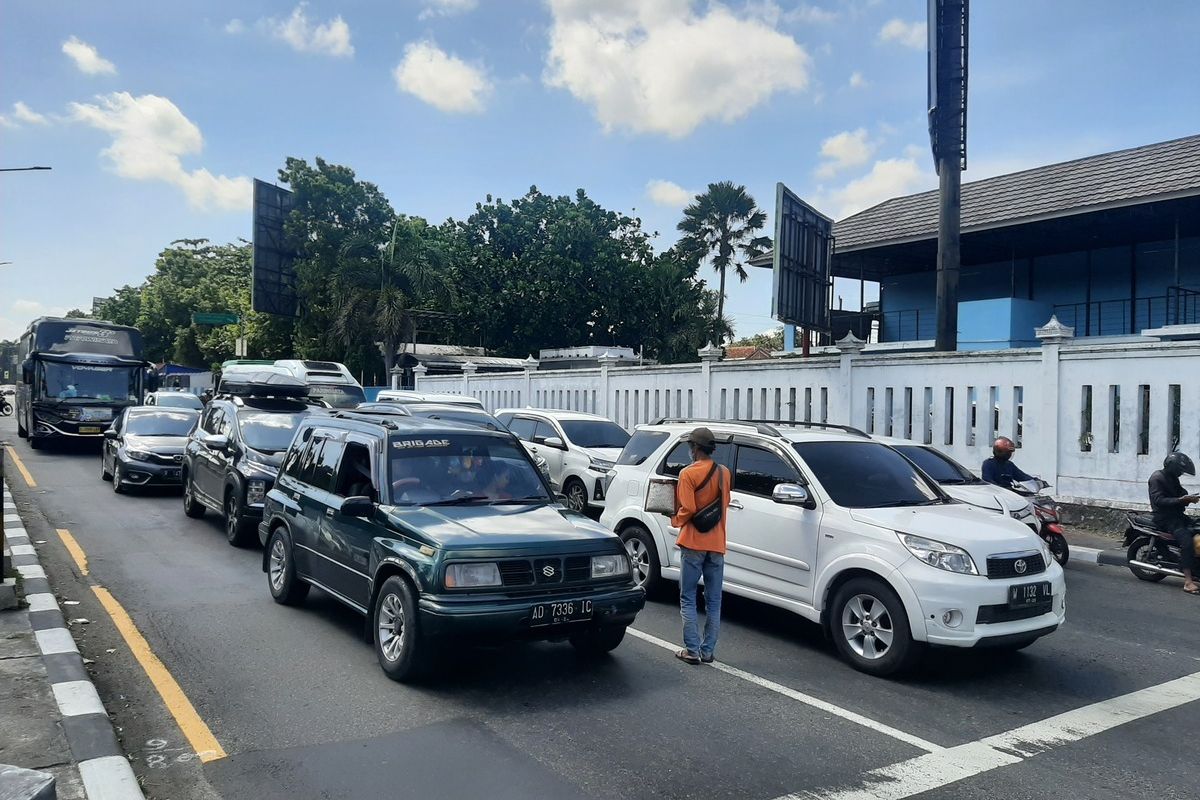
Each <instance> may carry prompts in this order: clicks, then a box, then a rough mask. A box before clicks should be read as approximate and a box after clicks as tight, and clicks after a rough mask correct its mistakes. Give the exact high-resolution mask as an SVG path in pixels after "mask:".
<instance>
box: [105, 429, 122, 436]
mask: <svg viewBox="0 0 1200 800" xmlns="http://www.w3.org/2000/svg"><path fill="white" fill-rule="evenodd" d="M120 437H121V434H119V433H117V432H116V431H114V430H113V429H112V428H109V429H108V430H106V431H105V432H104V438H105V439H119V438H120Z"/></svg>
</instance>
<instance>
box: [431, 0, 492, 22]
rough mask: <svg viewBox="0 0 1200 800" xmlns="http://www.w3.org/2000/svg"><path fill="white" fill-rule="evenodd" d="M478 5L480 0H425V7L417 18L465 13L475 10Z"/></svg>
mask: <svg viewBox="0 0 1200 800" xmlns="http://www.w3.org/2000/svg"><path fill="white" fill-rule="evenodd" d="M478 5H479V0H425V8H424V9H422V11H421V13H420V14H418V15H417V19H429V18H430V17H450V16H453V15H455V14H465V13H467V12H468V11H474V10H475V7H476V6H478Z"/></svg>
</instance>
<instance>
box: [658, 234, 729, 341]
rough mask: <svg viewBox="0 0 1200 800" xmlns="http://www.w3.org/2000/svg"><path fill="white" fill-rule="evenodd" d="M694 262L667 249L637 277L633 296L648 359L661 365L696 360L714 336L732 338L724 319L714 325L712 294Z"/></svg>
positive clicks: (713, 298) (715, 318) (673, 249)
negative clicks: (699, 275)
mask: <svg viewBox="0 0 1200 800" xmlns="http://www.w3.org/2000/svg"><path fill="white" fill-rule="evenodd" d="M698 270H699V262H698V261H697V260H696V259H694V258H689V257H687V256H685V255H684V254H683V253H681V252H680V251H679V250H678V248H671V249H670V250H667V251H666V252H664V253H662V254H660V255H658V256H657V257H655V259H654V261H653V263H652V264H650V265H649V267H648V268H647V269H646V270H645V272H644V273H643V274H642V275H641V276H640V280H639V282H638V291H637V298H638V301H639V308H638V313H639V316H640V320H641V323H640V330H641V332H642V338H641V342H640V344H641V345H642V346H643V347H644V348H645V351H646V353H647V355H649V356H650V357H652V358H655V359H657V360H658V361H660V362H662V363H666V364H673V363H681V362H690V361H695V360H696V351H697V350H699V349H700V348H702V347H704V346H705V345H706V344H707V343H708V342H709V340H710V337H712V336H713V335H714V330H715V331H716V334H717V336H718V337H724V336H728V335H731V333H732V328H731V326H730V324H729V322H728V320H722V321H721V322H720V323H719V324H718V322H717V305H718V298H717V293H716V292H714V291H711V290H710V289H708V288H707V287H706V286H705V283H704V281H702V280H700V279H699V278H698V277H697V274H696V273H697V272H698Z"/></svg>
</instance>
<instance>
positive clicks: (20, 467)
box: [4, 444, 37, 489]
mask: <svg viewBox="0 0 1200 800" xmlns="http://www.w3.org/2000/svg"><path fill="white" fill-rule="evenodd" d="M4 449H5V450H7V451H8V457H9V458H11V459H12V460H13V463H14V464H16V465H17V472H19V473H21V477H22V478H24V479H25V483H26V484H28V486H29V488H30V489H36V488H37V481H35V480H34V479H33V476H32V475H30V474H29V470H27V469H25V464H24V463H23V462H22V461H21V457H20V456H19V455H17V451H16V450H13V449H12V445H11V444H6V445H4Z"/></svg>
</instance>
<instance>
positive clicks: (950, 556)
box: [896, 532, 979, 575]
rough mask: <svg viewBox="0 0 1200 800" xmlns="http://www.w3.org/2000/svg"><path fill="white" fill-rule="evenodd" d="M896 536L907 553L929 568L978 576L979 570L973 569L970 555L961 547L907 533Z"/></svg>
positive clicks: (973, 564)
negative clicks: (906, 549)
mask: <svg viewBox="0 0 1200 800" xmlns="http://www.w3.org/2000/svg"><path fill="white" fill-rule="evenodd" d="M896 535H897V536H899V537H900V542H901V543H902V544H903V545H904V546H905V547H907V548H908V552H910V553H912V554H913V555H914V556H916V557H917V559H918V560H920V561H924V562H925V563H926V564H928V565H929V566H931V567H937V568H938V569H944V570H946V571H947V572H957V573H959V574H962V575H978V574H979V570H977V569H975V562H974V561H973V560H971V554H970V553H968V552H967V551H966V550H963V549H962V548H961V547H955V546H954V545H952V544H946V543H945V542H938V541H934V540H933V539H926V538H925V537H924V536H913V535H912V534H909V533H899V532H897V534H896Z"/></svg>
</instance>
